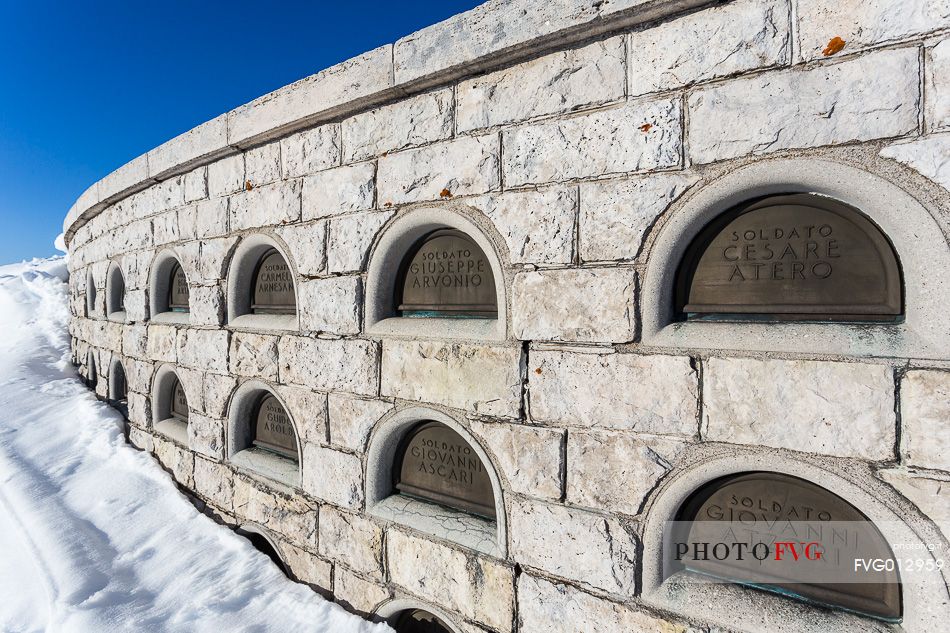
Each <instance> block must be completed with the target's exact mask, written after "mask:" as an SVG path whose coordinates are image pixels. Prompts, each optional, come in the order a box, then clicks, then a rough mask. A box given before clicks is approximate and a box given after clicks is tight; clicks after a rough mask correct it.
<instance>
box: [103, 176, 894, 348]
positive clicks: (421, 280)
mask: <svg viewBox="0 0 950 633" xmlns="http://www.w3.org/2000/svg"><path fill="white" fill-rule="evenodd" d="M254 237H255V238H256V239H257V242H256V244H255V246H254V247H253V248H247V249H244V251H243V252H242V251H241V249H240V248H239V249H238V250H237V251H236V253H235V255H234V258H235V260H234V261H232V265H231V266H230V269H229V276H230V278H229V280H228V286H229V289H228V301H229V304H230V305H229V322H231V323H232V324H235V325H249V326H252V327H254V326H260V327H267V325H268V324H270V326H271V327H275V328H277V329H296V327H297V319H296V315H297V310H298V306H297V292H296V278H297V276H296V275H295V273H294V272H293V271H292V269H291V267H290V266H289V265H288V258H287V257H286V256H285V254H284V253H283V252H282V249H281V248H280V247H279V246H278V244H277V243H276V242H270V241H268V240H267V238H264V237H263V236H254ZM479 237H481V239H480V240H478V241H476V239H474V238H473V236H472V235H469V234H467V233H465V232H463V231H461V230H459V229H457V228H451V227H434V228H432V229H431V230H427V231H426V232H424V233H423V234H421V235H420V236H418V237H416V238H415V239H413V240H412V241H411V242H408V244H409V245H408V247H403V249H402V251H401V252H399V253H396V254H395V256H392V254H390V256H389V257H387V258H386V259H385V264H384V265H385V266H386V267H388V268H389V270H385V271H384V275H385V276H387V277H389V278H390V279H391V281H390V282H389V283H387V284H384V285H382V286H380V288H381V290H382V293H383V296H382V301H383V303H385V304H386V305H385V306H383V307H382V310H381V311H380V313H381V314H382V315H383V316H384V317H385V318H391V317H396V318H407V319H451V320H463V319H465V320H491V321H493V320H496V319H498V318H499V298H501V300H504V297H505V294H504V293H499V292H498V289H497V287H496V284H497V283H499V280H498V279H497V278H496V277H497V276H499V273H500V270H501V269H500V266H499V265H498V263H497V262H498V261H499V260H498V258H497V256H495V253H494V252H489V253H486V248H483V247H482V246H480V245H479V242H482V243H483V244H489V245H490V244H491V242H488V241H487V240H486V239H485V238H484V236H479ZM489 255H491V257H490V256H489ZM493 263H494V265H493ZM109 271H110V272H109V278H108V280H107V283H108V285H110V286H112V285H113V278H114V277H115V278H117V279H121V273H120V272H119V270H118V267H117V266H114V265H113V266H112V267H110V269H109ZM156 273H157V275H156ZM373 274H374V270H373V268H372V267H371V268H370V275H371V276H372V275H373ZM91 281H92V280H91V279H90V283H88V284H87V293H94V292H95V286H94V284H93V283H91ZM151 281H152V288H151V309H152V314H153V315H155V318H156V320H175V319H170V318H167V314H176V313H177V314H179V315H185V316H184V317H182V318H183V320H184V322H187V316H186V315H187V313H188V311H189V285H188V280H187V278H186V275H185V272H184V270H183V269H182V267H181V265H180V264H179V262H178V261H177V260H175V259H174V258H173V257H171V258H169V257H166V258H165V259H163V260H162V261H159V262H156V265H155V269H154V270H153V276H152V279H151ZM369 283H370V284H372V280H371V281H370V282H369ZM120 284H121V281H116V282H115V285H116V286H118V285H120ZM121 285H122V287H123V288H124V284H121ZM106 294H107V296H109V297H113V298H115V297H114V296H115V295H117V292H116V291H115V290H114V289H113V288H107V293H106ZM673 297H674V305H673V306H672V312H673V314H674V318H675V319H676V320H680V321H733V322H735V321H760V322H763V321H764V322H774V321H813V322H852V323H853V322H876V323H882V322H885V323H886V322H897V321H899V320H900V319H901V318H902V315H903V312H904V292H903V284H902V279H901V269H900V264H899V259H898V256H897V254H896V252H895V250H894V247H893V246H892V244H891V242H890V240H889V239H888V238H887V236H886V235H885V234H884V233H883V232H882V231H881V230H880V229H879V228H878V227H877V226H876V225H875V224H874V223H873V222H872V221H871V220H870V219H869V218H868V217H867V216H866V215H864V214H863V213H862V212H861V211H859V210H858V209H855V208H853V207H851V206H849V205H846V204H843V203H841V202H838V201H836V200H833V199H831V198H828V197H824V196H819V195H815V194H789V195H775V196H767V197H762V198H757V199H754V200H748V201H746V202H744V203H742V204H740V205H738V206H736V207H734V208H732V209H730V210H729V211H727V212H725V213H722V214H720V215H719V216H718V217H717V218H715V219H714V220H713V221H711V222H709V223H708V224H707V225H706V226H705V227H704V228H703V229H702V230H701V231H699V233H698V234H697V236H696V237H695V238H694V239H693V240H692V242H691V243H690V244H689V246H688V248H687V249H686V251H685V255H684V256H683V257H682V259H681V261H680V262H678V265H677V268H676V276H675V288H674V289H673ZM94 300H95V298H94V296H93V295H92V294H90V295H89V296H87V302H88V303H90V304H92V303H93V302H94ZM109 303H110V304H115V305H117V306H122V305H123V302H122V301H121V299H115V300H114V301H110V302H109ZM593 305H596V303H595V304H593ZM577 309H582V306H578V308H577ZM163 315H166V316H163ZM245 315H256V316H259V317H264V318H263V319H261V320H258V321H255V320H254V319H253V318H252V319H246V318H244V317H245ZM409 327H410V328H411V326H409ZM409 331H411V330H409Z"/></svg>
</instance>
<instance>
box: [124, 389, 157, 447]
mask: <svg viewBox="0 0 950 633" xmlns="http://www.w3.org/2000/svg"><path fill="white" fill-rule="evenodd" d="M129 421H130V422H131V423H132V424H136V425H138V426H140V427H142V428H143V429H144V428H147V427H149V426H151V422H152V407H151V401H150V400H149V399H148V398H147V397H145V396H143V395H142V394H140V393H130V394H129ZM148 450H151V449H148Z"/></svg>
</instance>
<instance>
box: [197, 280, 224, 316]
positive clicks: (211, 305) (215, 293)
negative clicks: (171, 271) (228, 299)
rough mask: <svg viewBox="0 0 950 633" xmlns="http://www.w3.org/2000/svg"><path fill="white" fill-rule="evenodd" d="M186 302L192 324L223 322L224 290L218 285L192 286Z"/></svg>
mask: <svg viewBox="0 0 950 633" xmlns="http://www.w3.org/2000/svg"><path fill="white" fill-rule="evenodd" d="M188 304H189V307H190V308H191V324H192V325H221V324H222V323H224V316H225V314H224V291H223V290H222V289H221V287H220V286H217V285H215V286H192V288H191V291H190V294H189V297H188Z"/></svg>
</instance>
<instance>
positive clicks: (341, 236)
mask: <svg viewBox="0 0 950 633" xmlns="http://www.w3.org/2000/svg"><path fill="white" fill-rule="evenodd" d="M392 216H393V212H392V211H379V212H376V213H359V214H356V215H347V216H344V217H341V218H335V219H333V220H330V228H329V231H330V233H329V238H328V247H327V269H328V270H329V272H331V273H348V272H360V271H362V270H363V268H364V267H365V266H366V260H367V258H368V257H369V251H370V248H371V247H372V245H373V242H374V241H375V239H376V235H377V234H378V233H379V230H380V229H381V228H382V227H383V225H384V224H386V222H388V221H389V218H391V217H392Z"/></svg>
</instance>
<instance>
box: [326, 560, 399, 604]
mask: <svg viewBox="0 0 950 633" xmlns="http://www.w3.org/2000/svg"><path fill="white" fill-rule="evenodd" d="M334 580H335V582H334V584H333V598H334V599H335V600H336V601H337V602H339V603H341V604H343V605H344V606H346V607H349V608H350V609H352V610H353V611H355V612H356V613H358V614H360V615H368V614H370V613H373V612H374V611H375V610H376V607H377V606H379V605H380V604H382V603H383V602H384V601H386V600H387V599H389V598H390V597H391V595H392V594H391V593H390V591H389V590H388V589H387V588H386V587H383V586H382V585H380V584H379V583H375V582H370V581H368V580H364V579H363V578H360V577H359V576H357V575H355V574H351V573H349V572H348V571H346V570H345V569H343V568H341V567H338V568H337V569H336V573H335V574H334Z"/></svg>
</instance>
